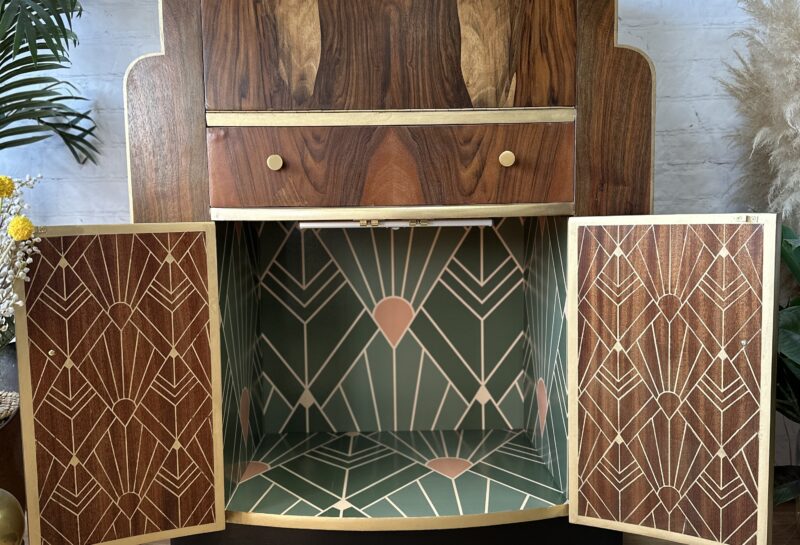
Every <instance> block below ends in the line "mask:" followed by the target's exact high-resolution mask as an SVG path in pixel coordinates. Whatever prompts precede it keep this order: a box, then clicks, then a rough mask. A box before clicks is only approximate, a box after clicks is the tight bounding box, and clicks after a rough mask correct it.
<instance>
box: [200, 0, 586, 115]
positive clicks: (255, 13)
mask: <svg viewBox="0 0 800 545" xmlns="http://www.w3.org/2000/svg"><path fill="white" fill-rule="evenodd" d="M202 6H203V45H204V54H205V81H206V101H207V102H206V103H207V105H208V109H209V110H317V109H320V110H382V109H401V110H405V109H447V108H473V107H475V108H493V107H510V106H574V104H575V49H576V46H575V41H576V37H575V36H576V30H575V29H576V15H575V0H367V1H364V0H325V1H319V0H203V1H202Z"/></svg>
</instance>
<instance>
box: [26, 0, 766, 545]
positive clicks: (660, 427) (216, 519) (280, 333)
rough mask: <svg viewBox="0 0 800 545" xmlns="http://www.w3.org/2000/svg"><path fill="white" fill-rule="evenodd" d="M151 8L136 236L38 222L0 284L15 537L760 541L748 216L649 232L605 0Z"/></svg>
mask: <svg viewBox="0 0 800 545" xmlns="http://www.w3.org/2000/svg"><path fill="white" fill-rule="evenodd" d="M160 8H161V11H162V17H163V36H164V51H163V52H162V54H160V55H155V56H148V57H147V58H144V59H142V60H140V61H138V62H137V63H136V64H135V65H134V66H133V67H132V69H131V70H130V71H129V74H128V77H127V82H126V96H127V106H128V112H127V115H128V137H129V164H130V178H131V204H132V213H133V219H134V220H135V223H133V224H131V225H116V226H97V227H71V228H70V227H65V228H48V229H47V231H46V232H45V233H44V239H43V242H42V244H41V249H42V255H41V256H40V257H39V258H38V259H37V261H36V262H35V263H34V265H33V267H32V273H31V277H32V278H31V282H30V283H28V284H26V285H24V286H20V288H19V289H20V290H22V294H23V296H24V300H25V305H24V307H23V308H22V309H21V310H20V313H19V315H18V334H19V347H20V362H21V365H20V367H21V384H22V392H21V393H22V413H21V415H22V418H23V424H24V448H25V453H26V486H27V492H28V513H29V530H30V536H31V542H32V543H34V544H35V545H38V544H39V543H46V544H48V545H56V544H80V545H84V544H85V545H89V544H96V543H146V542H150V541H154V540H158V539H167V538H178V537H179V536H188V535H193V534H203V533H207V532H213V531H216V530H221V529H223V528H225V524H226V521H227V522H228V523H229V525H230V524H234V525H236V524H238V525H252V526H253V527H263V528H267V527H269V528H275V527H282V528H292V529H298V531H299V529H306V530H307V529H324V530H338V531H348V530H358V531H375V530H398V531H399V530H437V529H446V528H469V527H478V526H490V525H501V524H506V523H512V522H530V521H542V520H545V519H553V518H558V517H565V516H567V515H569V520H570V521H571V522H572V523H574V524H576V525H586V526H593V527H600V528H606V529H614V530H621V531H628V532H634V533H641V534H647V535H652V536H655V537H662V538H666V539H672V540H674V541H679V542H684V543H709V544H710V543H725V544H729V545H766V544H767V543H768V542H769V524H768V521H769V516H770V513H769V505H770V488H771V464H770V452H771V444H770V442H771V435H772V433H771V426H772V424H771V415H772V382H773V378H772V369H773V344H774V342H773V315H774V311H775V306H774V292H775V271H776V267H775V253H776V252H775V248H776V240H777V225H776V218H775V217H774V216H771V215H760V214H742V215H719V216H716V215H706V216H702V217H694V216H684V217H679V216H650V215H646V214H649V212H650V211H651V210H650V207H651V205H650V200H651V182H652V73H651V71H650V66H649V65H648V63H647V61H646V60H645V59H644V58H643V57H642V56H641V55H640V54H638V53H636V52H633V51H630V50H626V49H623V48H619V47H616V43H615V21H616V15H615V5H614V2H611V1H606V0H600V1H596V0H593V1H584V0H578V1H577V2H576V1H575V0H515V1H511V2H509V1H506V0H458V1H456V0H371V1H369V2H363V1H355V0H352V1H348V0H259V1H256V0H203V1H202V2H196V1H195V0H163V1H162V3H161V6H160ZM637 214H638V215H637ZM643 214H644V215H643ZM487 219H488V220H489V221H488V223H487V222H486V220H487ZM209 220H213V221H214V222H213V223H212V222H211V221H209ZM388 220H396V221H399V222H401V224H402V225H403V227H401V228H397V229H389V228H383V227H384V226H385V222H386V221H388ZM448 220H449V221H452V220H456V222H457V224H455V225H454V224H452V223H449V224H448V223H447V221H448ZM476 220H479V221H476ZM480 220H483V223H480ZM307 221H313V222H314V223H313V224H304V223H302V222H307ZM329 222H339V223H336V224H332V223H329ZM438 222H445V223H438ZM223 536H224V534H223ZM219 542H224V539H223V538H221V540H220V541H219Z"/></svg>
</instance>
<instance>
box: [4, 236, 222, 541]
mask: <svg viewBox="0 0 800 545" xmlns="http://www.w3.org/2000/svg"><path fill="white" fill-rule="evenodd" d="M135 227H136V226H133V227H131V226H123V227H122V228H116V229H115V231H114V233H115V234H75V235H72V234H64V235H63V236H62V235H55V234H54V236H50V237H47V238H45V239H43V241H42V243H41V244H40V246H39V247H40V249H41V255H40V256H37V257H36V259H35V260H34V262H33V264H32V265H31V273H30V274H31V282H30V283H29V284H27V285H26V286H25V294H24V295H25V301H26V305H25V310H24V311H20V312H19V313H18V316H17V324H18V332H17V333H18V336H19V353H20V369H21V381H20V382H21V394H22V402H21V406H22V413H21V414H22V417H23V429H24V441H25V443H24V447H25V453H26V454H25V456H26V485H27V496H28V512H29V532H30V538H31V543H32V544H34V545H38V544H40V543H41V544H47V545H62V544H63V545H90V544H96V543H103V542H108V541H116V540H121V541H119V543H142V542H147V541H155V540H157V539H167V538H170V537H176V536H180V535H188V534H191V533H196V532H200V531H211V530H215V529H221V528H223V527H224V518H223V516H224V515H223V505H222V460H221V459H222V445H221V442H222V438H221V415H220V411H219V408H218V404H219V401H218V399H219V396H220V395H221V394H220V389H221V386H220V378H219V365H220V363H219V325H218V323H219V317H218V311H217V299H218V298H217V294H216V270H215V268H214V267H215V265H214V261H215V257H214V256H215V238H214V232H213V230H212V226H211V225H210V224H204V225H201V226H194V227H189V226H184V228H185V229H186V230H185V231H184V230H181V229H182V228H181V227H176V228H166V229H163V228H162V229H159V231H161V232H155V233H154V232H145V231H143V230H141V229H135ZM146 227H147V228H150V227H151V226H146ZM103 229H105V228H103ZM56 230H57V229H56ZM87 231H89V230H87V229H86V228H82V230H81V231H80V233H87ZM96 232H98V233H100V232H102V231H96ZM75 233H78V231H77V230H76V231H75ZM143 536H144V537H143Z"/></svg>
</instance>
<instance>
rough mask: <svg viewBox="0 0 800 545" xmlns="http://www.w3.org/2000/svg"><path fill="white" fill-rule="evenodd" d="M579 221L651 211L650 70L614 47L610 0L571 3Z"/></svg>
mask: <svg viewBox="0 0 800 545" xmlns="http://www.w3.org/2000/svg"><path fill="white" fill-rule="evenodd" d="M577 2H578V62H577V67H578V69H577V78H578V79H577V81H578V94H577V109H578V120H577V155H576V157H577V159H576V160H577V178H576V192H577V195H578V198H577V200H576V203H575V207H576V214H577V215H579V216H595V215H596V216H606V215H628V214H649V213H651V212H652V205H653V138H654V133H653V126H654V125H653V124H654V109H653V108H654V96H653V89H654V71H653V68H652V65H651V63H650V61H649V60H648V59H647V57H645V56H644V55H643V54H642V53H641V52H639V51H634V50H632V49H630V48H624V47H616V40H617V36H616V35H617V33H616V28H617V12H616V3H617V0H577Z"/></svg>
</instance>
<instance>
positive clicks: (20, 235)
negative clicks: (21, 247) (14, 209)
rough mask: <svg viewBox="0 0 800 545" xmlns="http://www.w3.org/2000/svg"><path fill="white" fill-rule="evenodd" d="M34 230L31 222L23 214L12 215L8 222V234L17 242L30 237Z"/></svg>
mask: <svg viewBox="0 0 800 545" xmlns="http://www.w3.org/2000/svg"><path fill="white" fill-rule="evenodd" d="M35 230H36V229H35V227H34V226H33V222H31V220H29V219H28V218H26V217H25V216H14V218H13V219H12V220H11V221H10V222H9V224H8V234H9V235H11V238H13V239H14V240H16V241H17V242H22V241H23V240H28V239H30V238H31V237H32V236H33V232H34V231H35Z"/></svg>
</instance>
